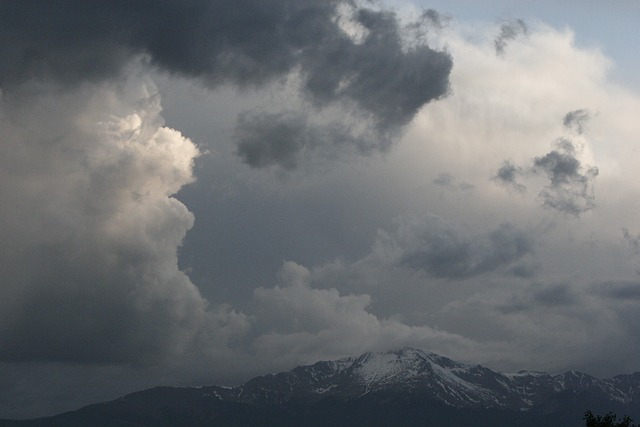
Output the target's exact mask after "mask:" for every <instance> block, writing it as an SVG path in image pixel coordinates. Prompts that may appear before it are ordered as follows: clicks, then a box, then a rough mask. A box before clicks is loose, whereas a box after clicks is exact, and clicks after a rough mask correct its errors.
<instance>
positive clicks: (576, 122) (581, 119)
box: [562, 108, 591, 134]
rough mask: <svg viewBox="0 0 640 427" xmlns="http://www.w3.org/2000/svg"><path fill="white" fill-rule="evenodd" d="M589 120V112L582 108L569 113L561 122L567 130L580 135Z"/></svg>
mask: <svg viewBox="0 0 640 427" xmlns="http://www.w3.org/2000/svg"><path fill="white" fill-rule="evenodd" d="M590 118H591V113H590V112H589V110H586V109H584V108H582V109H579V110H574V111H569V112H568V113H567V114H566V115H565V116H564V119H563V120H562V123H563V124H564V126H565V127H566V128H568V129H573V130H575V131H576V132H577V133H579V134H582V133H583V132H584V127H585V125H586V123H587V121H588V120H589V119H590Z"/></svg>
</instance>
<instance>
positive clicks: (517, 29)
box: [493, 19, 527, 55]
mask: <svg viewBox="0 0 640 427" xmlns="http://www.w3.org/2000/svg"><path fill="white" fill-rule="evenodd" d="M524 34H527V25H526V24H525V23H524V21H523V20H522V19H516V20H515V21H512V22H506V23H504V24H502V26H500V34H498V37H496V38H495V40H494V41H493V46H494V47H495V49H496V54H497V55H503V54H504V50H505V48H506V47H507V44H508V43H509V42H510V41H512V40H515V39H516V37H518V36H520V35H524Z"/></svg>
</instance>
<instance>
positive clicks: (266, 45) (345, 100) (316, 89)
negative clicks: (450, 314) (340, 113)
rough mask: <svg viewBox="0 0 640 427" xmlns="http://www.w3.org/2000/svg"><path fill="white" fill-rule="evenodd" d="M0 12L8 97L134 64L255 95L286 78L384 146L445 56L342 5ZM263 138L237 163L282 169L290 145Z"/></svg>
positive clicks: (16, 6)
mask: <svg viewBox="0 0 640 427" xmlns="http://www.w3.org/2000/svg"><path fill="white" fill-rule="evenodd" d="M7 9H8V11H7V12H8V13H5V14H3V17H2V18H0V19H1V20H2V21H0V26H1V27H2V30H0V36H1V39H2V40H4V43H2V42H0V55H1V56H2V57H5V58H9V60H7V61H4V62H3V64H2V66H0V87H4V88H5V89H7V88H8V89H9V90H11V88H13V87H15V86H16V85H19V84H20V83H23V82H26V81H29V80H30V79H43V80H53V81H56V82H59V83H63V84H77V83H78V82H81V81H99V80H102V79H107V78H112V77H117V76H119V75H121V73H122V72H123V70H124V69H125V66H127V65H128V64H129V63H130V62H131V59H132V58H136V57H142V58H144V59H145V60H146V61H147V62H148V63H150V64H152V65H153V66H155V67H158V68H160V69H161V70H165V71H167V72H168V73H170V74H178V75H182V76H185V77H189V78H196V79H198V80H200V81H202V82H204V83H205V84H207V85H209V86H218V85H221V84H225V83H233V84H236V85H238V86H240V87H259V86H261V85H264V84H265V83H268V82H272V81H274V80H275V79H283V78H286V77H287V76H288V75H290V74H295V75H296V80H298V81H299V95H300V96H301V97H302V98H303V99H305V100H308V101H309V102H310V103H311V104H312V105H314V106H315V107H318V108H323V107H327V106H331V105H340V106H342V107H344V108H346V109H353V108H355V109H356V110H357V112H358V114H361V115H363V119H365V120H367V121H369V123H370V126H371V129H372V130H375V132H371V133H372V134H379V135H382V136H381V137H380V138H378V141H382V140H384V141H386V140H388V138H389V137H391V136H393V135H395V134H396V133H397V132H398V131H399V130H400V128H401V127H402V126H403V125H405V124H407V123H408V122H409V121H410V120H411V119H412V118H413V117H414V115H415V114H416V113H417V111H418V110H419V109H420V108H421V107H422V106H423V105H425V104H426V103H428V102H430V101H432V100H434V99H438V98H441V97H443V96H445V95H446V94H447V92H448V89H449V73H450V71H451V68H452V59H451V56H450V55H449V54H448V53H446V52H443V51H436V50H434V49H432V48H430V47H429V46H428V45H427V44H426V43H413V44H411V45H409V43H408V42H406V41H405V40H404V38H403V34H402V26H401V24H400V22H399V19H398V17H397V16H396V14H395V13H393V12H388V11H384V10H377V9H376V10H374V9H371V8H368V7H361V6H356V5H355V3H352V2H349V1H338V0H332V1H321V0H304V1H298V0H271V1H269V2H255V1H240V2H233V3H228V2H223V1H219V0H196V1H191V2H189V4H188V5H185V4H184V2H181V1H174V0H172V1H165V2H161V3H159V4H158V3H157V2H153V1H143V2H138V3H136V4H135V5H131V4H130V3H129V2H120V1H117V2H110V3H109V4H108V5H106V4H105V3H104V2H98V1H77V0H66V1H63V2H58V3H56V4H42V3H39V2H35V3H34V2H31V1H25V2H18V1H14V2H11V4H10V5H8V8H7ZM434 19H436V15H434V14H428V15H427V16H426V18H425V19H423V20H422V25H437V24H436V23H435V22H434V21H433V20H434ZM343 21H346V23H345V22H343ZM345 26H347V27H351V28H354V27H355V28H358V29H360V30H361V31H360V32H361V33H362V34H363V37H362V38H361V39H355V38H354V37H353V36H352V35H351V34H349V33H348V32H347V31H346V30H345V28H344V27H345ZM71 34H73V36H71ZM269 114H272V113H269ZM262 118H263V119H264V118H265V116H263V117H262ZM240 124H241V125H242V124H246V120H244V121H242V122H241V123H240ZM291 124H292V123H289V124H288V125H289V126H290V125H291ZM276 126H278V125H276ZM283 126H284V127H286V126H287V125H279V129H280V130H282V129H283V128H284V127H283ZM336 126H338V127H339V126H340V125H333V126H332V127H333V128H335V127H336ZM342 126H343V127H344V125H342ZM294 132H295V131H294ZM276 133H277V132H276ZM317 133H320V132H317ZM343 133H344V136H346V141H343V144H349V143H353V142H354V140H355V141H356V142H358V141H361V139H358V138H357V137H355V136H353V135H357V134H358V132H356V133H355V134H354V132H353V131H351V130H347V131H345V132H343ZM274 136H278V135H273V134H272V133H270V134H268V135H265V139H263V141H262V144H263V145H264V146H265V147H264V148H260V147H258V146H257V144H258V141H257V140H255V139H254V140H252V142H251V143H249V142H246V141H244V143H241V144H240V145H241V146H240V147H239V153H240V155H241V157H242V159H243V160H244V161H245V162H246V163H247V164H249V165H251V166H254V167H261V166H264V164H265V162H266V163H269V164H270V163H276V164H277V163H278V161H279V160H281V161H282V164H281V166H282V167H283V168H284V169H290V168H292V167H293V166H294V165H295V162H293V161H292V158H293V157H295V156H296V150H297V147H299V144H292V143H291V142H289V143H282V142H281V140H277V141H274V140H271V139H268V137H274ZM327 144H328V145H331V144H332V141H331V140H329V141H328V142H327ZM379 145H380V144H375V143H370V144H368V146H369V147H376V146H379ZM250 147H251V148H250ZM288 149H291V150H293V151H287V150H288ZM247 150H248V151H247ZM268 153H271V154H268ZM258 157H260V159H262V160H258V159H257V158H258ZM266 159H268V160H266Z"/></svg>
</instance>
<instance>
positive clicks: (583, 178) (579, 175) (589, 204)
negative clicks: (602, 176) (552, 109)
mask: <svg viewBox="0 0 640 427" xmlns="http://www.w3.org/2000/svg"><path fill="white" fill-rule="evenodd" d="M556 148H557V149H556V150H552V151H550V152H549V153H547V154H545V155H544V156H541V157H536V158H535V159H534V160H533V166H534V171H535V172H536V173H543V174H545V175H546V176H547V177H548V178H549V181H550V182H549V185H548V186H547V187H546V188H545V189H543V190H542V191H541V192H540V194H539V197H540V198H541V199H542V201H543V206H545V207H548V208H552V209H555V210H558V211H560V212H563V213H567V214H570V215H574V216H579V215H580V214H582V213H584V212H587V211H589V210H591V209H593V208H594V207H595V202H594V200H595V195H594V190H593V181H594V180H595V178H596V177H597V176H598V168H597V167H595V166H587V167H583V166H582V164H581V162H580V160H578V158H577V157H576V153H575V149H574V146H573V143H572V142H571V141H570V140H567V139H563V138H561V139H559V140H558V141H557V142H556Z"/></svg>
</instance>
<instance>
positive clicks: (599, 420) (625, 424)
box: [583, 411, 640, 427]
mask: <svg viewBox="0 0 640 427" xmlns="http://www.w3.org/2000/svg"><path fill="white" fill-rule="evenodd" d="M617 418H618V417H617V416H616V415H615V414H614V413H612V412H608V413H607V414H606V415H605V416H601V415H597V416H596V415H593V414H592V413H591V411H587V412H585V414H584V418H583V419H584V421H585V423H586V427H640V426H638V425H637V424H631V422H632V421H633V420H632V419H631V418H629V417H628V416H626V415H625V416H624V417H623V418H622V420H620V421H617Z"/></svg>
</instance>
